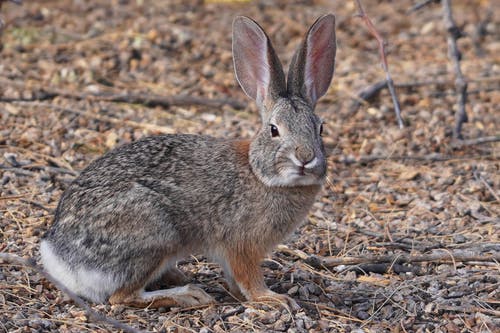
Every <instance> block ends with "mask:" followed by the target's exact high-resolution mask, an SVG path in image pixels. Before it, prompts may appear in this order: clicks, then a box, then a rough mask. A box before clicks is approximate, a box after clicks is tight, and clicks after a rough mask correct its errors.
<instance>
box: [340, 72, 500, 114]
mask: <svg viewBox="0 0 500 333" xmlns="http://www.w3.org/2000/svg"><path fill="white" fill-rule="evenodd" d="M498 80H499V78H498V77H497V76H493V77H487V78H479V79H476V80H473V79H471V80H469V82H470V83H481V82H489V83H491V82H492V83H498ZM450 84H454V82H452V81H449V80H425V81H413V82H400V83H395V84H394V86H395V87H396V88H399V89H414V88H418V87H422V86H437V87H446V86H448V85H450ZM385 88H387V82H386V81H385V80H380V81H378V82H375V83H374V84H371V85H369V86H367V87H365V88H363V89H362V90H361V91H359V92H358V94H357V96H356V97H355V98H353V99H354V101H353V103H352V104H351V106H350V107H349V113H348V117H352V116H353V115H354V114H355V113H356V112H357V111H358V109H359V107H360V106H361V105H362V104H363V103H364V102H369V101H371V100H373V99H375V98H376V97H377V96H378V95H379V94H380V92H381V91H382V90H384V89H385ZM499 89H500V88H499V87H498V86H493V87H487V88H484V89H475V90H468V91H467V94H468V95H472V94H478V93H480V92H488V91H497V90H499ZM439 90H440V91H439V92H431V93H428V95H427V96H430V97H442V96H446V95H449V94H450V92H448V91H444V90H443V89H439ZM452 94H455V92H452Z"/></svg>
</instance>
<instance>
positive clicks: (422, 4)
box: [406, 0, 440, 14]
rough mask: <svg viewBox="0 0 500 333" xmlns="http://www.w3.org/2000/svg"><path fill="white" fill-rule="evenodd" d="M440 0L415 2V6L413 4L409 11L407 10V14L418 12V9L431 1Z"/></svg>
mask: <svg viewBox="0 0 500 333" xmlns="http://www.w3.org/2000/svg"><path fill="white" fill-rule="evenodd" d="M439 1H440V0H423V1H420V2H417V3H416V4H414V5H413V6H411V7H410V8H409V9H408V10H407V11H406V14H411V13H413V12H416V11H417V10H420V9H422V8H424V7H426V6H428V5H430V4H431V3H438V2H439Z"/></svg>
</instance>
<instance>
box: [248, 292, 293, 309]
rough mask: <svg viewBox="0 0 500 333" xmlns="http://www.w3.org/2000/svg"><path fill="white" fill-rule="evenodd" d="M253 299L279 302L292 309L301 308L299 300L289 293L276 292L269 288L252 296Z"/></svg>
mask: <svg viewBox="0 0 500 333" xmlns="http://www.w3.org/2000/svg"><path fill="white" fill-rule="evenodd" d="M251 301H252V302H265V303H267V302H272V303H278V304H280V305H283V306H285V307H286V308H288V309H290V310H292V311H298V310H300V305H299V304H297V302H296V301H295V300H294V299H293V298H291V297H289V296H287V295H283V294H278V293H275V292H274V291H271V290H269V289H267V290H265V291H263V292H262V293H259V294H257V295H254V296H252V298H251Z"/></svg>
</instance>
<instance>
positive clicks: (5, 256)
mask: <svg viewBox="0 0 500 333" xmlns="http://www.w3.org/2000/svg"><path fill="white" fill-rule="evenodd" d="M0 260H3V261H5V262H7V263H10V264H14V265H20V266H24V267H29V268H31V269H32V270H34V271H35V272H37V273H39V274H41V275H42V276H43V277H44V278H46V279H47V280H49V281H50V282H51V283H52V284H54V285H55V286H56V287H57V288H58V289H59V290H61V291H62V292H64V293H65V294H66V295H68V296H69V298H71V299H72V300H73V301H74V302H75V303H76V304H77V305H78V306H79V307H81V308H82V309H84V310H85V312H86V314H87V316H88V317H89V318H91V319H93V320H95V321H99V322H103V323H106V324H108V325H111V326H113V327H114V328H116V329H119V330H122V331H124V332H129V333H139V332H141V331H139V330H137V329H135V328H133V327H131V326H129V325H127V324H124V323H122V322H120V321H118V320H116V319H113V318H109V317H106V316H105V315H104V314H102V313H100V312H97V311H95V310H93V309H92V308H91V307H90V306H89V305H88V304H87V303H86V302H85V301H84V300H83V299H81V298H80V297H79V296H78V295H76V294H75V293H74V292H72V291H71V290H69V289H68V288H66V287H65V286H64V285H62V284H61V283H59V282H58V281H57V280H56V279H54V278H53V277H52V276H51V275H50V274H49V273H47V272H46V271H45V270H43V269H42V268H41V267H40V266H38V265H37V264H36V263H35V261H34V260H33V259H31V258H30V259H24V258H21V257H19V256H17V255H14V254H10V253H0Z"/></svg>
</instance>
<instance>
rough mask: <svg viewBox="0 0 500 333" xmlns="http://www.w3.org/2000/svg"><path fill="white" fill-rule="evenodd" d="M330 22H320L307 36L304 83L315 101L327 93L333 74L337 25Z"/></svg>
mask: <svg viewBox="0 0 500 333" xmlns="http://www.w3.org/2000/svg"><path fill="white" fill-rule="evenodd" d="M330 22H331V21H326V22H319V24H317V26H315V27H313V29H312V30H311V32H310V33H309V36H308V38H307V56H306V66H305V71H304V75H305V77H304V84H305V85H306V89H307V91H308V94H309V97H310V98H311V100H312V101H313V103H315V102H316V101H317V100H318V99H319V98H320V97H321V96H323V95H324V94H325V93H326V91H327V90H328V86H329V85H330V81H331V79H332V76H333V66H334V62H335V37H334V29H335V26H334V25H332V24H331V23H330Z"/></svg>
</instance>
